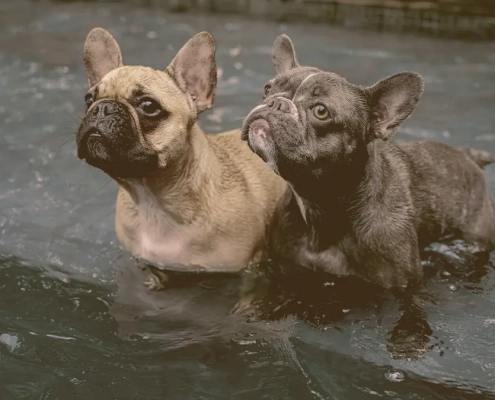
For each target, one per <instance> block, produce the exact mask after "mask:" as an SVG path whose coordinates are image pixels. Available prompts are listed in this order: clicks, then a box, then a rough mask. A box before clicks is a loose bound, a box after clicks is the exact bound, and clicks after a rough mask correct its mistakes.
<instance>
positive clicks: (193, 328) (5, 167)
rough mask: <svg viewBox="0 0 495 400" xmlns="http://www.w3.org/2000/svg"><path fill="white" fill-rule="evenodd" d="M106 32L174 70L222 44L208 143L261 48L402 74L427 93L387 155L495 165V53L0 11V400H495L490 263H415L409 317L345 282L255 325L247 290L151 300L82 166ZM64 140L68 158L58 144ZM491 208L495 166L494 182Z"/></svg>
mask: <svg viewBox="0 0 495 400" xmlns="http://www.w3.org/2000/svg"><path fill="white" fill-rule="evenodd" d="M94 26H102V27H105V28H106V29H108V30H109V31H110V32H111V33H112V34H114V35H115V37H116V38H117V40H118V41H119V43H120V46H121V48H122V52H123V57H124V62H125V63H128V64H140V63H143V64H149V65H151V66H153V67H155V68H165V67H166V66H167V64H168V63H169V62H170V61H171V59H172V58H173V56H174V55H175V53H176V52H177V50H178V49H179V48H180V47H181V46H182V44H183V43H184V42H185V41H186V40H187V39H188V38H189V37H190V36H192V34H194V33H195V32H198V31H200V30H205V29H206V30H209V31H211V32H212V34H213V35H214V36H215V37H216V39H217V44H218V51H217V63H218V66H219V67H220V71H219V84H218V91H217V97H216V102H215V107H214V109H213V110H210V111H208V112H206V113H205V114H204V115H203V116H202V119H201V125H202V127H203V128H204V129H205V130H206V131H210V132H219V131H221V130H226V129H231V128H234V127H238V126H239V124H240V121H241V119H242V117H243V116H244V115H246V114H247V113H248V112H249V110H250V109H251V108H252V107H253V106H254V105H256V104H257V103H258V102H259V100H260V97H261V88H262V87H263V84H264V83H265V81H266V80H268V79H269V78H270V77H271V76H272V74H273V68H272V66H271V61H270V56H269V54H270V50H271V44H272V42H273V40H274V39H275V37H276V36H277V35H278V34H279V33H282V32H285V33H288V34H289V35H290V36H291V37H292V39H293V41H294V43H295V46H296V50H297V51H298V57H299V59H300V61H301V62H303V63H305V64H310V65H315V66H319V67H321V68H324V69H327V70H332V71H334V72H336V73H339V74H341V75H343V76H345V77H346V78H347V79H348V80H350V81H351V82H355V83H359V84H363V85H370V84H372V83H374V82H375V81H376V80H378V79H380V78H382V77H384V76H386V75H388V74H391V73H395V72H399V71H402V70H406V69H410V70H414V71H417V72H419V73H421V74H422V75H423V76H424V77H425V80H426V93H425V94H424V96H423V98H422V100H421V102H420V106H419V108H418V109H417V111H416V112H415V113H414V115H413V117H412V118H411V119H410V120H408V121H407V122H406V123H405V124H404V127H403V129H402V131H401V132H400V133H399V135H398V140H413V139H434V140H440V141H444V142H447V143H450V144H452V145H455V146H461V145H463V146H472V147H476V148H481V149H486V150H488V151H490V152H491V153H492V154H495V115H494V113H493V104H494V103H495V94H494V93H495V46H494V44H493V43H464V42H456V41H439V40H431V39H425V38H417V37H409V36H396V35H390V34H376V33H370V32H360V31H346V30H343V29H340V28H331V27H326V26H310V25H279V24H276V23H266V22H253V21H251V20H245V19H242V18H238V17H226V16H221V15H218V16H200V15H188V14H176V15H170V14H165V13H163V12H162V11H157V10H149V9H145V8H136V7H132V6H130V5H126V4H121V3H111V4H105V5H102V4H99V5H96V4H78V3H71V4H66V3H58V4H55V5H54V4H51V3H38V2H24V1H15V2H14V1H4V2H0V170H1V171H2V173H1V175H0V176H1V177H0V231H1V234H0V398H1V399H2V400H4V399H6V400H10V399H50V400H51V399H64V400H65V399H91V398H94V399H98V400H100V399H103V400H104V399H119V400H120V399H136V398H144V399H181V400H183V399H297V400H303V399H320V398H322V399H352V400H354V399H360V398H363V399H370V398H375V397H376V398H390V399H490V398H494V399H495V311H494V309H495V307H494V306H495V304H494V303H495V292H494V287H495V286H494V285H495V271H494V268H493V261H494V257H493V254H486V253H481V252H476V251H475V250H476V249H466V248H465V244H464V243H462V242H456V241H450V242H447V243H442V244H436V245H433V246H431V247H430V248H429V249H427V250H426V251H425V252H424V255H423V259H424V264H425V269H426V271H427V284H426V291H425V292H424V293H422V294H421V296H419V297H418V299H417V302H416V303H415V304H403V303H400V302H399V301H397V299H396V298H394V296H392V295H391V294H389V293H384V292H383V291H380V290H377V289H376V288H373V287H370V286H369V285H365V284H363V283H359V282H355V281H353V280H350V281H346V280H336V279H332V278H331V277H328V276H323V275H319V274H306V275H303V276H300V275H296V278H294V277H289V276H283V277H280V278H278V279H275V280H273V281H272V282H271V283H269V286H268V288H267V289H268V295H267V296H266V298H265V300H264V303H263V304H264V306H265V313H264V315H263V318H261V319H257V320H251V321H247V320H246V318H243V317H241V316H236V315H230V314H229V310H230V309H231V307H232V306H233V305H234V304H235V301H236V293H237V285H238V280H236V279H234V278H229V277H215V278H211V279H208V282H206V283H205V282H200V283H196V284H191V285H189V286H186V287H178V288H175V289H171V290H169V291H165V292H159V293H148V292H147V291H146V290H145V288H144V287H143V286H142V285H141V282H142V279H143V272H141V271H140V270H138V269H137V268H136V267H135V264H134V263H133V261H132V260H131V259H130V258H129V256H128V254H127V253H126V252H125V251H123V250H121V249H120V248H119V245H118V243H117V241H116V237H115V233H114V227H113V223H114V212H115V207H114V203H115V194H116V189H117V188H116V184H114V183H113V182H111V181H109V179H108V178H107V177H106V176H105V175H104V174H102V173H101V172H99V171H97V170H94V169H92V168H90V167H89V166H87V165H85V164H83V163H81V162H80V161H79V160H77V158H76V157H75V151H74V147H73V145H74V143H73V141H70V139H67V138H70V137H73V134H74V131H75V129H76V128H77V124H78V123H77V121H78V118H79V117H80V116H81V115H82V114H83V112H84V111H83V110H84V102H83V96H84V93H85V90H86V78H85V75H84V69H83V65H82V57H81V52H82V44H83V41H84V38H85V36H86V34H87V33H88V32H89V30H90V29H91V28H93V27H94ZM66 140H69V141H68V143H67V144H65V145H64V142H65V141H66ZM486 177H487V180H488V183H489V186H490V190H491V192H492V194H494V195H495V167H494V166H489V167H487V169H486Z"/></svg>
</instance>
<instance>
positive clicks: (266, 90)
mask: <svg viewBox="0 0 495 400" xmlns="http://www.w3.org/2000/svg"><path fill="white" fill-rule="evenodd" d="M271 88H272V87H271V86H270V85H266V86H265V88H264V89H263V98H264V99H265V98H267V97H268V95H269V94H270V90H271Z"/></svg>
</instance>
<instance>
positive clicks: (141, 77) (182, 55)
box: [77, 28, 286, 289]
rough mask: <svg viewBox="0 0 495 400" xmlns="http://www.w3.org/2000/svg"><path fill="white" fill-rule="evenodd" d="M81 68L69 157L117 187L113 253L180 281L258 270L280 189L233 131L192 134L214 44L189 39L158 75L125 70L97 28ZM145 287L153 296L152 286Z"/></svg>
mask: <svg viewBox="0 0 495 400" xmlns="http://www.w3.org/2000/svg"><path fill="white" fill-rule="evenodd" d="M84 64H85V68H86V73H87V77H88V83H89V90H88V92H87V94H86V97H85V99H86V106H87V110H86V115H85V117H84V119H83V120H82V122H81V125H80V127H79V130H78V132H77V152H78V157H79V158H80V159H84V160H86V162H87V163H88V164H90V165H92V166H93V167H96V168H99V169H100V170H102V171H103V172H105V173H106V174H108V175H109V176H110V177H111V178H113V179H114V180H115V181H116V182H117V183H118V185H119V191H118V196H117V211H116V232H117V236H118V239H119V241H120V242H121V244H122V245H123V246H124V247H125V248H126V249H127V250H128V251H130V253H132V255H133V256H134V257H136V258H138V259H141V260H143V261H144V262H146V263H151V265H154V266H158V267H162V268H166V269H175V270H179V271H193V270H194V271H196V270H197V269H200V270H202V271H205V272H237V271H239V270H241V269H243V268H244V267H246V266H247V265H248V263H249V262H250V261H258V260H259V259H260V258H261V257H262V256H263V254H264V251H265V250H264V249H265V239H266V238H265V235H266V231H267V228H268V226H269V222H270V220H271V217H272V214H273V212H274V209H275V206H276V204H277V201H278V200H279V198H280V197H281V195H282V194H283V193H284V191H285V187H286V184H285V182H284V181H283V180H282V179H281V178H280V177H278V176H276V175H275V174H273V173H272V171H270V169H269V168H268V167H267V166H266V165H265V164H264V163H263V162H262V160H260V159H259V158H258V157H256V156H255V155H254V154H253V153H252V152H251V151H250V149H249V148H248V146H247V144H246V143H245V142H242V141H241V139H240V137H239V134H238V131H231V132H226V133H222V134H217V135H207V134H205V133H204V132H203V131H202V130H201V128H200V127H199V125H198V122H197V119H198V115H199V114H200V113H201V112H203V111H204V110H206V109H208V108H210V107H212V105H213V101H214V97H215V90H216V79H217V78H216V64H215V42H214V40H213V37H212V36H211V35H210V34H209V33H207V32H201V33H198V34H197V35H195V36H194V37H193V38H192V39H190V40H189V41H188V42H187V43H186V44H185V45H184V47H182V49H181V50H180V51H179V52H178V54H177V55H176V57H175V58H174V59H173V61H172V62H171V64H170V65H169V66H168V67H167V68H166V69H165V70H164V71H160V70H154V69H152V68H149V67H144V66H124V65H123V63H122V56H121V53H120V48H119V45H118V44H117V42H116V41H115V39H114V38H113V37H112V36H111V35H110V34H109V33H108V32H107V31H105V30H103V29H100V28H96V29H93V30H92V31H91V32H90V33H89V35H88V37H87V39H86V42H85V45H84ZM155 271H156V269H155ZM149 286H150V288H152V289H158V288H160V287H161V282H160V280H159V278H157V277H156V276H155V277H154V278H153V279H151V280H150V282H149Z"/></svg>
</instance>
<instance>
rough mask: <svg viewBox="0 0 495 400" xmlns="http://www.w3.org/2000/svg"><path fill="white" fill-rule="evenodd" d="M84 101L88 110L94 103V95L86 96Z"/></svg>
mask: <svg viewBox="0 0 495 400" xmlns="http://www.w3.org/2000/svg"><path fill="white" fill-rule="evenodd" d="M84 101H85V102H86V108H89V107H90V106H91V104H93V103H94V101H95V99H94V97H93V95H91V94H89V93H88V94H87V95H86V96H84Z"/></svg>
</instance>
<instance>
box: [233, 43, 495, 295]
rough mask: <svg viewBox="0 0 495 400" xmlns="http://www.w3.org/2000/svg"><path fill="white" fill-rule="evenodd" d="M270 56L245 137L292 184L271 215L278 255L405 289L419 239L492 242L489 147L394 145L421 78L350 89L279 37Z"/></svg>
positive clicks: (494, 218) (415, 276) (416, 275)
mask: <svg viewBox="0 0 495 400" xmlns="http://www.w3.org/2000/svg"><path fill="white" fill-rule="evenodd" d="M272 59H273V62H274V65H275V69H276V73H277V74H276V76H275V78H273V79H271V80H270V81H269V82H268V83H267V84H266V86H265V88H264V94H265V96H264V101H263V104H262V105H260V106H258V107H256V108H255V109H253V110H252V112H251V113H250V114H249V115H248V116H247V117H246V119H245V120H244V123H243V128H242V138H243V139H244V140H247V142H248V144H249V146H250V148H251V149H252V150H253V152H255V153H256V154H258V155H259V156H260V157H261V158H262V159H263V160H264V161H265V162H266V163H267V164H268V165H269V166H270V167H271V169H272V170H274V171H275V172H276V173H277V174H278V175H280V176H281V177H283V178H284V179H285V180H286V181H287V183H288V186H289V188H288V189H287V192H286V194H285V195H284V197H283V198H282V199H281V201H280V203H279V205H278V209H277V211H276V213H275V222H274V226H275V233H274V236H273V246H272V247H273V249H274V252H275V254H277V255H278V256H279V257H282V258H288V259H291V260H293V261H296V262H297V263H299V264H301V265H303V266H306V267H309V268H318V269H323V270H324V271H327V272H331V273H334V274H339V275H347V274H354V275H358V276H360V277H362V278H364V279H366V280H369V281H371V282H374V283H377V284H380V285H382V286H384V287H404V286H407V285H408V284H414V283H417V282H420V281H421V278H422V267H421V263H420V256H419V250H420V247H421V246H423V245H426V244H428V243H429V242H431V241H433V240H436V239H439V238H441V237H442V236H444V235H448V234H462V235H465V236H469V237H474V238H479V239H482V240H486V241H488V242H493V240H494V239H495V207H494V203H493V201H492V199H491V197H490V195H489V193H488V191H487V186H486V182H485V179H484V175H483V171H482V169H481V167H483V166H484V165H486V164H489V163H491V162H492V161H493V159H492V158H491V156H490V155H489V154H488V153H486V152H483V151H477V150H474V149H454V148H452V147H450V146H447V145H445V144H441V143H437V142H426V141H421V142H410V143H405V144H400V145H397V144H394V143H393V142H391V139H392V138H393V136H394V135H395V133H396V131H397V129H398V127H399V125H400V124H401V123H402V122H403V121H404V120H405V119H406V118H408V117H409V115H410V114H411V113H412V112H413V110H414V109H415V107H416V105H417V104H418V101H419V98H420V96H421V94H422V92H423V79H422V78H421V77H420V76H419V75H418V74H415V73H412V72H404V73H399V74H396V75H393V76H390V77H388V78H385V79H383V80H381V81H379V82H378V83H376V84H375V85H373V86H371V87H367V88H363V87H358V86H355V85H353V84H351V83H349V82H347V81H346V80H345V79H344V78H342V77H340V76H338V75H336V74H334V73H331V72H324V71H322V70H320V69H317V68H312V67H302V66H300V64H299V62H298V60H297V58H296V53H295V50H294V47H293V45H292V42H291V41H290V39H289V38H288V37H287V36H285V35H281V36H279V37H278V38H277V40H276V41H275V44H274V48H273V53H272Z"/></svg>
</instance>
